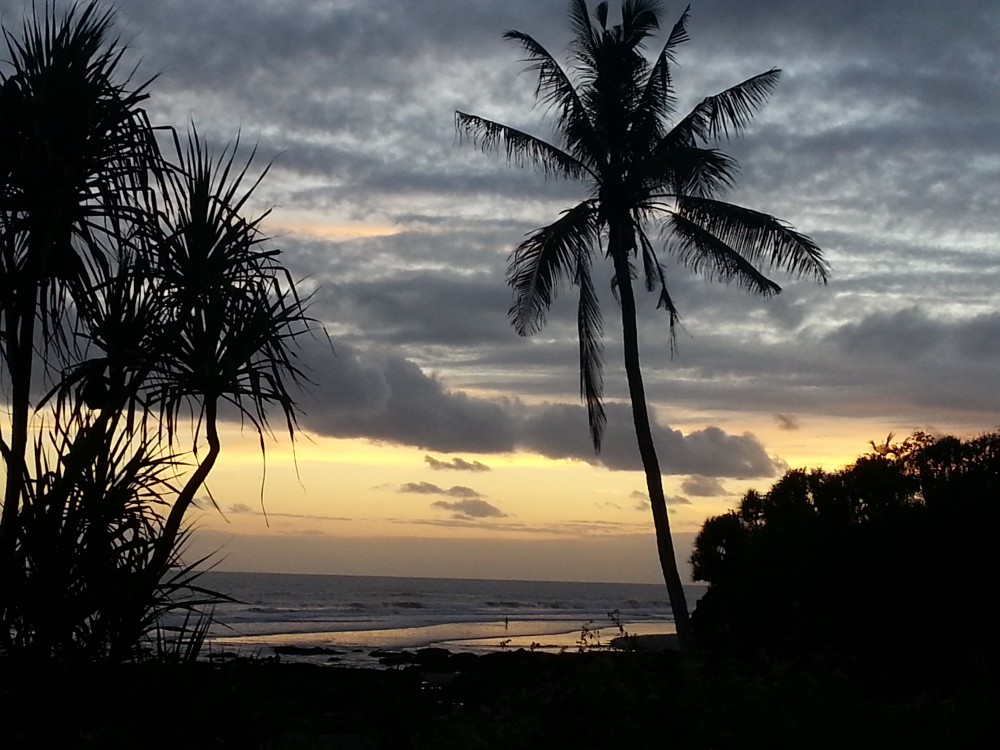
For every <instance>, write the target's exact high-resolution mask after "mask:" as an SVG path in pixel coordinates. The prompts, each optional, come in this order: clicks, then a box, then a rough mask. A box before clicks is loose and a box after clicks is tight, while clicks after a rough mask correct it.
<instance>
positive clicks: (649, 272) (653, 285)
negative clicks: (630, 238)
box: [636, 222, 680, 354]
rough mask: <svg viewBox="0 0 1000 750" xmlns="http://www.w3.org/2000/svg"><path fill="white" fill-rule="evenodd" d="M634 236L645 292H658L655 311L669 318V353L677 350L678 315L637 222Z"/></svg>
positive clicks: (659, 268)
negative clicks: (641, 266) (639, 253)
mask: <svg viewBox="0 0 1000 750" xmlns="http://www.w3.org/2000/svg"><path fill="white" fill-rule="evenodd" d="M636 235H637V236H638V238H639V247H640V248H641V250H642V265H643V272H644V273H643V276H644V280H645V283H646V291H648V292H652V291H656V290H657V288H658V290H659V296H658V298H657V300H656V309H657V310H665V311H666V313H667V315H668V317H669V325H670V352H671V354H672V353H673V352H674V351H675V350H676V348H677V325H678V324H679V322H680V313H679V312H678V310H677V306H676V305H675V304H674V300H673V297H671V296H670V291H669V290H668V289H667V276H666V272H665V271H664V269H663V264H662V263H660V260H659V258H657V257H656V249H655V248H654V247H653V243H652V242H651V241H650V239H649V236H648V235H647V234H646V232H645V230H644V229H643V228H642V226H641V225H640V224H638V222H637V223H636Z"/></svg>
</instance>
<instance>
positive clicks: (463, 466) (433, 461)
mask: <svg viewBox="0 0 1000 750" xmlns="http://www.w3.org/2000/svg"><path fill="white" fill-rule="evenodd" d="M424 463H426V464H427V465H428V466H430V467H431V469H433V470H434V471H475V472H480V471H493V469H491V468H490V467H489V466H487V465H486V464H484V463H482V462H481V461H466V460H465V459H464V458H458V457H456V458H453V459H451V461H442V460H440V459H437V458H434V457H433V456H424Z"/></svg>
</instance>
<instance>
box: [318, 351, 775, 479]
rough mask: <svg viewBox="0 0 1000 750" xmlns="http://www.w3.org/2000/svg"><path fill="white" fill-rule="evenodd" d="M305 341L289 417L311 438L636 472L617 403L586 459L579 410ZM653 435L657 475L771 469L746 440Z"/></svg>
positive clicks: (660, 428) (708, 432)
mask: <svg viewBox="0 0 1000 750" xmlns="http://www.w3.org/2000/svg"><path fill="white" fill-rule="evenodd" d="M305 344H306V345H307V346H308V347H309V348H308V349H306V350H305V351H304V352H303V355H304V356H303V359H304V360H305V362H306V364H307V365H311V370H310V371H309V374H310V378H311V379H312V380H313V381H314V382H315V383H316V385H315V386H314V387H313V388H311V389H309V391H307V392H306V393H304V394H302V396H301V399H300V401H301V407H302V411H303V414H302V415H301V417H300V420H299V421H300V424H301V425H302V427H303V428H305V429H307V430H310V431H312V432H315V433H317V434H320V435H329V436H333V437H357V438H367V439H371V440H384V441H387V442H392V443H398V444H403V445H412V446H415V447H417V448H423V449H426V450H434V451H442V452H456V451H462V452H477V453H505V452H512V451H531V452H536V453H539V454H541V455H544V456H547V457H549V458H556V459H560V458H569V459H574V460H579V461H586V462H590V463H596V464H600V465H603V466H605V467H607V468H609V469H615V470H628V471H634V470H639V469H641V462H640V461H639V457H638V451H637V449H636V447H635V436H634V433H633V432H632V429H633V428H632V421H631V412H630V410H629V409H628V407H627V406H625V405H624V404H620V403H609V404H607V413H608V428H607V431H606V435H605V439H604V445H603V448H602V451H601V454H600V455H599V456H595V455H594V450H593V445H592V444H591V442H590V437H589V435H590V433H589V430H588V428H587V421H586V419H587V418H586V411H585V410H584V409H583V407H582V406H579V405H575V404H541V405H529V404H525V403H523V402H521V401H518V400H515V399H489V398H474V397H471V396H469V395H467V394H465V393H462V392H460V391H454V390H450V389H449V388H447V387H446V386H445V385H444V384H443V383H442V382H441V381H440V380H438V379H436V378H434V377H430V376H428V375H426V374H425V373H424V372H423V371H422V370H421V369H420V368H419V367H417V365H415V364H414V363H412V362H410V361H408V360H406V359H404V358H402V357H400V356H398V355H393V354H387V353H384V352H371V353H369V352H364V351H361V350H358V349H355V348H354V347H352V346H351V345H348V344H344V343H342V342H335V344H334V348H335V352H336V353H335V354H334V353H331V352H330V351H329V350H328V349H326V348H325V347H324V344H323V343H322V342H321V341H318V340H310V339H306V340H305ZM653 430H654V438H655V439H656V440H657V445H658V446H659V447H660V450H661V451H662V459H661V461H662V467H661V468H662V469H663V471H664V472H665V473H667V474H703V475H706V476H724V477H733V478H748V477H765V476H773V475H774V474H775V473H776V472H777V470H778V465H777V464H776V463H775V462H774V460H773V459H772V458H771V457H770V456H768V454H767V451H766V450H765V448H764V446H763V445H762V444H761V443H760V441H758V440H757V439H756V438H755V437H754V436H752V435H749V434H744V435H731V434H728V433H726V432H724V431H722V430H720V429H718V428H716V427H709V428H706V429H703V430H697V431H694V432H691V433H689V434H687V435H684V434H682V433H681V432H680V431H677V430H672V429H670V428H669V427H666V426H664V425H662V424H660V423H659V422H658V421H656V420H655V418H654V420H653Z"/></svg>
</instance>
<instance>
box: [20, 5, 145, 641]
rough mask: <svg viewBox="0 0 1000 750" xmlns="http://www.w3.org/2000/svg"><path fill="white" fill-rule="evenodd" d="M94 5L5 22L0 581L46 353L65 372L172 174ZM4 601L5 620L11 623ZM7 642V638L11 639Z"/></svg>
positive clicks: (106, 19)
mask: <svg viewBox="0 0 1000 750" xmlns="http://www.w3.org/2000/svg"><path fill="white" fill-rule="evenodd" d="M113 21H114V14H113V12H111V11H107V10H104V11H102V10H100V8H99V6H98V4H97V3H96V2H91V3H89V4H87V5H86V6H82V7H81V6H77V5H74V6H72V8H71V9H70V10H69V11H68V12H67V13H66V14H65V15H63V16H62V18H55V13H54V9H53V8H50V7H49V6H46V8H45V10H44V11H40V10H37V9H36V10H35V11H34V12H33V13H32V16H31V17H30V18H29V19H27V20H25V22H24V25H23V29H22V34H21V35H20V36H19V37H18V36H14V35H13V34H12V33H10V32H9V31H8V29H7V28H4V30H3V35H4V40H5V42H6V47H7V50H6V51H7V56H8V62H7V65H6V66H5V68H4V69H3V70H0V144H2V148H0V356H2V361H3V365H4V367H5V370H6V372H5V375H6V376H7V377H6V383H5V385H6V387H7V388H8V389H9V391H8V393H7V395H8V397H9V404H10V422H9V430H10V432H9V436H6V435H3V434H2V432H0V453H2V456H3V461H4V463H5V465H6V469H7V471H6V476H5V480H4V481H5V484H4V492H3V496H2V502H3V509H2V512H0V585H2V588H4V589H6V590H13V586H12V585H11V586H8V584H9V583H10V576H11V575H13V569H14V566H15V563H14V559H13V558H14V554H15V546H16V538H17V536H18V532H17V528H18V525H19V521H18V515H19V513H20V511H21V510H22V508H23V505H24V503H26V502H27V501H28V491H29V482H30V481H31V480H30V467H29V465H28V462H27V461H26V452H27V450H28V447H29V434H30V431H29V421H30V417H31V411H32V409H31V398H32V397H31V384H32V379H33V371H34V370H35V369H36V364H37V363H36V351H37V350H38V349H40V350H41V355H42V356H43V357H44V358H45V359H46V367H47V368H48V367H50V366H51V365H56V366H55V367H52V368H51V369H53V370H58V369H59V364H61V363H64V362H65V361H67V358H68V357H67V355H68V352H69V350H70V349H71V348H72V346H73V336H72V335H71V333H70V332H71V330H72V328H73V326H74V325H76V322H75V321H78V320H79V319H80V318H79V316H82V315H85V314H86V306H87V299H88V298H89V297H90V296H91V294H92V292H93V290H94V289H95V288H98V287H99V286H100V284H101V283H102V280H103V278H104V277H105V276H106V274H107V273H108V272H109V269H110V267H111V266H112V265H113V260H112V255H113V253H114V250H113V248H114V247H116V246H119V245H121V244H127V240H126V238H125V234H126V233H127V232H128V231H129V229H128V228H129V227H134V226H135V224H136V222H137V221H139V220H140V219H141V217H142V216H143V214H144V210H145V207H146V205H147V200H148V197H149V190H148V185H149V180H150V177H151V176H155V175H156V174H157V173H158V172H159V170H160V164H161V162H160V159H159V152H158V149H157V147H156V140H155V137H154V134H153V129H152V128H151V127H150V124H149V121H148V119H147V116H146V113H145V111H144V110H143V108H142V104H143V102H144V101H145V99H146V98H147V96H148V95H147V93H146V84H141V85H138V86H134V87H133V86H131V85H130V82H129V80H128V79H125V80H119V77H118V74H117V73H118V66H119V63H120V61H121V58H122V55H123V53H124V47H123V46H122V45H120V44H119V43H118V41H117V39H115V38H113V37H112V35H111V27H112V23H113ZM5 612H6V609H5V603H4V602H0V621H2V622H6V620H5V619H4V617H5ZM5 637H6V632H5V629H4V631H3V632H0V641H2V640H3V639H4V638H5Z"/></svg>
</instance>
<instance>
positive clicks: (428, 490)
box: [399, 482, 483, 501]
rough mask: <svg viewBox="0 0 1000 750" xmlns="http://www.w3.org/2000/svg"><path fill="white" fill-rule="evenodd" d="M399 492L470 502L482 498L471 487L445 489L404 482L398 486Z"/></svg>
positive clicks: (460, 486) (432, 485) (459, 486)
mask: <svg viewBox="0 0 1000 750" xmlns="http://www.w3.org/2000/svg"><path fill="white" fill-rule="evenodd" d="M399 492H404V493H412V494H416V495H445V496H446V497H460V498H465V499H468V500H470V501H478V499H479V498H481V497H483V495H481V494H480V493H478V492H476V491H475V490H474V489H472V488H471V487H464V486H462V485H455V486H453V487H449V488H448V489H445V488H444V487H439V486H438V485H436V484H433V483H431V482H406V483H405V484H402V485H400V487H399Z"/></svg>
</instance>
